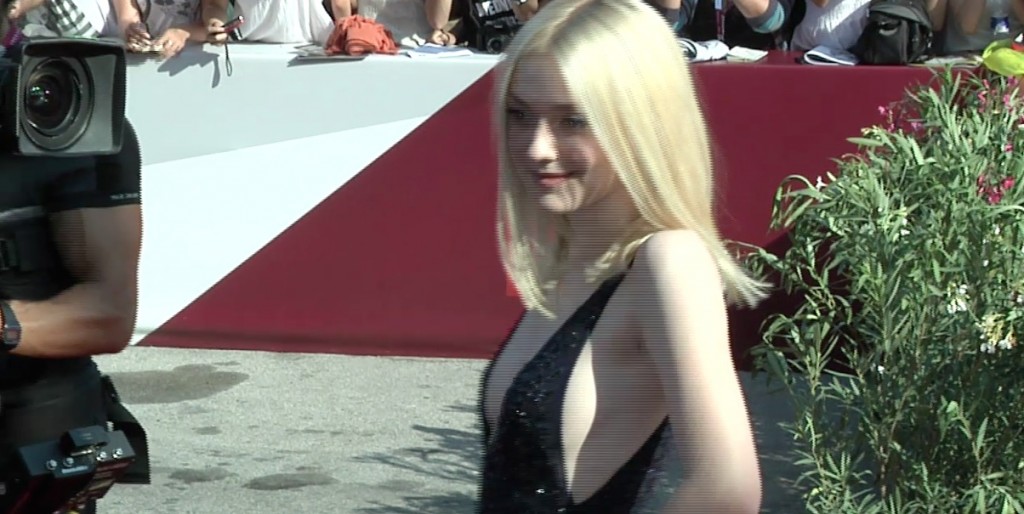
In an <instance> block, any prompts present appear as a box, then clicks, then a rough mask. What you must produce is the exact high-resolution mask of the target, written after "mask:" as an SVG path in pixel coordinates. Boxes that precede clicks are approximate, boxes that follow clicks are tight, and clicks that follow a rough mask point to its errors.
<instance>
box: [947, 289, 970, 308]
mask: <svg viewBox="0 0 1024 514" xmlns="http://www.w3.org/2000/svg"><path fill="white" fill-rule="evenodd" d="M950 289H951V290H952V291H951V292H950V293H949V297H950V300H949V303H948V304H946V312H948V313H949V314H956V313H958V312H966V311H967V300H968V299H969V298H970V297H969V296H968V295H967V285H966V284H960V285H953V286H952V287H951V288H950Z"/></svg>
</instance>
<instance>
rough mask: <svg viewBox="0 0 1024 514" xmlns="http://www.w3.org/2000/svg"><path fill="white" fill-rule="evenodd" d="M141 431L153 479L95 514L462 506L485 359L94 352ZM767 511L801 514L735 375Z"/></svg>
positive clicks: (782, 442) (782, 462) (419, 512)
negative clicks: (751, 425)
mask: <svg viewBox="0 0 1024 514" xmlns="http://www.w3.org/2000/svg"><path fill="white" fill-rule="evenodd" d="M98 361H99V364H100V367H101V369H102V370H103V371H104V372H106V373H108V374H109V375H111V377H112V378H113V380H114V383H115V384H116V386H117V388H118V390H119V392H120V393H121V395H122V397H123V398H124V400H125V403H126V404H128V406H129V408H130V409H131V410H132V412H133V413H134V414H135V415H136V417H138V418H139V420H140V421H141V422H142V423H143V425H144V426H145V427H146V429H147V431H148V435H149V445H150V457H151V460H152V467H153V483H152V484H151V485H117V486H115V487H114V489H112V490H111V491H110V493H109V494H108V495H107V497H106V498H104V499H103V500H101V503H100V512H101V513H103V514H140V513H146V514H150V513H152V514H158V513H172V514H200V513H201V514H221V513H224V514H236V513H259V514H285V513H287V514H292V513H326V514H349V513H351V514H442V513H443V514H471V513H473V512H474V506H475V502H474V497H475V492H476V481H477V468H478V462H479V427H478V426H477V423H476V414H475V412H476V411H475V404H476V401H477V394H478V383H479V378H480V374H481V373H482V371H483V368H484V364H485V363H484V362H483V361H477V360H454V359H414V358H395V357H386V358H385V357H350V356H339V355H321V354H296V353H270V352H254V351H219V350H181V349H166V348H150V347H131V348H129V349H128V350H126V351H125V352H123V353H121V354H118V355H112V356H104V357H101V358H99V359H98ZM743 385H744V389H745V391H746V393H747V397H748V402H749V406H750V409H751V412H752V415H753V417H754V420H755V426H756V428H757V432H758V447H759V448H758V449H759V452H760V454H761V462H762V474H763V476H764V481H765V491H764V509H763V512H764V513H767V514H799V513H800V512H801V511H802V509H799V508H798V506H799V504H800V501H799V499H798V498H797V496H796V494H795V493H794V491H793V488H792V486H791V480H792V478H793V477H794V476H795V471H794V470H793V468H792V466H790V465H789V464H788V460H789V456H788V455H786V454H785V452H786V449H787V444H788V438H787V437H786V435H785V434H784V433H782V432H781V431H780V430H779V429H778V428H777V427H776V423H777V422H778V421H779V420H781V419H784V418H785V416H787V414H788V412H789V410H788V408H787V405H786V402H785V400H784V397H783V396H782V395H780V394H774V393H770V392H769V391H768V390H767V389H766V387H765V385H764V384H763V383H762V382H761V381H760V379H758V380H757V381H755V380H753V379H752V378H751V377H750V376H749V375H746V374H745V375H743Z"/></svg>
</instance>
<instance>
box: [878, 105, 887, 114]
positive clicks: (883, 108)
mask: <svg viewBox="0 0 1024 514" xmlns="http://www.w3.org/2000/svg"><path fill="white" fill-rule="evenodd" d="M878 114H880V115H882V116H888V115H889V108H888V107H886V106H884V105H879V106H878Z"/></svg>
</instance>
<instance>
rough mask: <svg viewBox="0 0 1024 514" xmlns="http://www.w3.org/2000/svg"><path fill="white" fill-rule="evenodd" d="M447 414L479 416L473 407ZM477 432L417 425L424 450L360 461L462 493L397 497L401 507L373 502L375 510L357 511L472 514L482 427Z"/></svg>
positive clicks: (375, 455)
mask: <svg viewBox="0 0 1024 514" xmlns="http://www.w3.org/2000/svg"><path fill="white" fill-rule="evenodd" d="M445 411H446V412H451V413H458V414H461V415H467V414H468V415H472V416H474V417H475V416H476V413H477V409H476V406H475V405H471V404H457V405H451V406H448V407H447V408H446V409H445ZM473 425H474V426H473V430H472V431H467V430H459V429H452V428H439V427H428V426H423V425H413V427H412V428H413V430H415V431H416V432H417V433H418V434H419V435H420V437H421V438H422V440H423V441H424V442H425V443H426V444H424V445H422V446H416V447H411V448H402V449H399V450H397V451H395V452H391V453H372V454H369V455H365V456H362V457H358V458H356V460H357V461H359V462H372V463H377V464H385V465H387V466H391V467H394V468H398V469H401V470H403V471H407V472H413V473H416V474H418V475H424V476H430V477H432V478H433V479H442V480H444V481H445V482H446V483H447V484H448V487H449V488H453V489H454V488H457V489H462V491H459V492H453V491H445V492H442V491H438V494H436V495H430V494H423V493H424V492H423V491H419V492H418V494H415V495H401V494H399V495H397V496H398V497H399V498H401V502H402V503H401V504H400V505H393V504H385V503H380V502H372V506H371V507H364V508H359V509H356V510H355V512H357V513H359V514H472V513H473V512H475V508H476V484H477V469H478V467H479V462H480V433H479V429H480V427H479V426H477V425H479V423H474V424H473Z"/></svg>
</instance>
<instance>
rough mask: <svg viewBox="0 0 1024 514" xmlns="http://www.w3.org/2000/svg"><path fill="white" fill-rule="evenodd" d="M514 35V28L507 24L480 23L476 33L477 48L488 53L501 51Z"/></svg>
mask: <svg viewBox="0 0 1024 514" xmlns="http://www.w3.org/2000/svg"><path fill="white" fill-rule="evenodd" d="M515 35H516V30H515V29H514V28H512V27H508V26H507V25H503V24H502V25H490V24H484V25H481V26H480V29H479V33H478V35H477V48H478V49H480V50H482V51H484V52H487V53H489V54H500V53H503V52H504V51H505V48H507V47H508V44H509V43H510V42H512V38H513V37H514V36H515Z"/></svg>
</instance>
